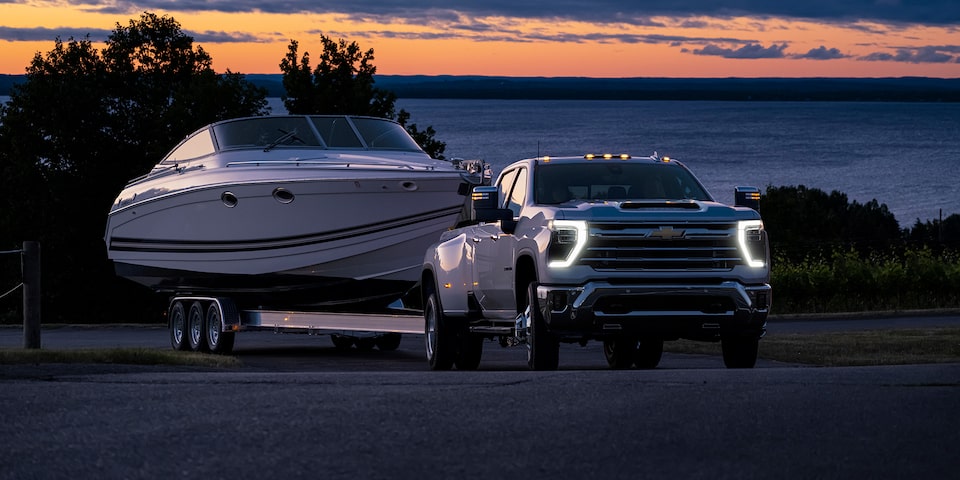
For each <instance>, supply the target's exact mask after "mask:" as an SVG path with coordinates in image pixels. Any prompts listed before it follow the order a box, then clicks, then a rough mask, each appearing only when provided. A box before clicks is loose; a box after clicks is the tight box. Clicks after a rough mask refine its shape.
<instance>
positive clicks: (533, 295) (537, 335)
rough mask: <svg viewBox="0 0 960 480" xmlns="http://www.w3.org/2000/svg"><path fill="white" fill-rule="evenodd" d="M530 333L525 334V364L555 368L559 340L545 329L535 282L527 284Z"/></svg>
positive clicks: (556, 365) (539, 368)
mask: <svg viewBox="0 0 960 480" xmlns="http://www.w3.org/2000/svg"><path fill="white" fill-rule="evenodd" d="M525 313H526V315H527V320H528V322H529V329H530V334H529V335H528V336H527V365H528V366H529V367H530V368H531V369H533V370H556V369H557V367H558V366H559V364H560V340H559V339H557V337H556V336H555V335H553V334H552V333H550V331H549V330H547V321H546V320H545V319H544V318H543V312H541V311H540V301H539V300H537V282H530V284H529V285H528V286H527V308H526V311H525Z"/></svg>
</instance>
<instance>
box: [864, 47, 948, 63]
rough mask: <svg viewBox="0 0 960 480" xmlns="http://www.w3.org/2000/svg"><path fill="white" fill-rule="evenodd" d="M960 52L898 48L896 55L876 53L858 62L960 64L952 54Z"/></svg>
mask: <svg viewBox="0 0 960 480" xmlns="http://www.w3.org/2000/svg"><path fill="white" fill-rule="evenodd" d="M958 51H960V47H956V46H946V47H937V46H927V47H919V48H898V49H897V50H896V52H895V53H888V52H874V53H871V54H869V55H864V56H862V57H859V58H857V60H864V61H868V62H903V63H950V62H960V57H955V56H954V55H952V53H958Z"/></svg>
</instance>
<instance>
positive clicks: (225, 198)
mask: <svg viewBox="0 0 960 480" xmlns="http://www.w3.org/2000/svg"><path fill="white" fill-rule="evenodd" d="M220 201H221V202H223V204H224V205H226V206H227V207H229V208H233V207H236V206H237V203H239V202H240V200H238V199H237V196H236V195H234V194H233V193H231V192H223V194H221V195H220Z"/></svg>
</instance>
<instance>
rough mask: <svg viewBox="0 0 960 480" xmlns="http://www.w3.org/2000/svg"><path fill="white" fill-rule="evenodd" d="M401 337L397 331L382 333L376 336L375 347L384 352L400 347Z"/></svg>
mask: <svg viewBox="0 0 960 480" xmlns="http://www.w3.org/2000/svg"><path fill="white" fill-rule="evenodd" d="M401 340H403V337H402V336H401V335H400V334H399V333H384V334H383V335H380V336H379V337H377V348H379V349H380V350H382V351H384V352H392V351H394V350H396V349H398V348H400V341H401Z"/></svg>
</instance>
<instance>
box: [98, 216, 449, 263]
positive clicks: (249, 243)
mask: <svg viewBox="0 0 960 480" xmlns="http://www.w3.org/2000/svg"><path fill="white" fill-rule="evenodd" d="M461 208H462V205H457V206H456V207H448V208H445V209H440V210H434V211H431V212H427V213H424V214H419V215H411V216H408V217H403V218H399V219H392V220H390V221H386V222H379V223H371V224H367V225H361V226H359V227H351V228H344V229H340V230H333V231H329V232H324V233H314V234H307V235H297V236H291V237H279V238H271V239H263V240H232V241H216V240H195V241H193V240H154V239H139V238H126V237H112V238H111V239H110V250H112V251H117V252H154V253H164V252H165V253H184V252H188V253H228V252H252V251H259V250H271V249H276V248H295V247H303V246H308V245H316V244H321V243H327V242H333V241H337V240H344V239H349V238H353V237H358V236H362V235H370V234H373V233H379V232H384V231H388V230H392V229H395V228H400V227H405V226H409V225H414V224H417V223H420V222H425V221H429V220H436V219H440V218H443V217H447V216H450V215H455V214H457V213H459V212H460V210H461Z"/></svg>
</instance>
